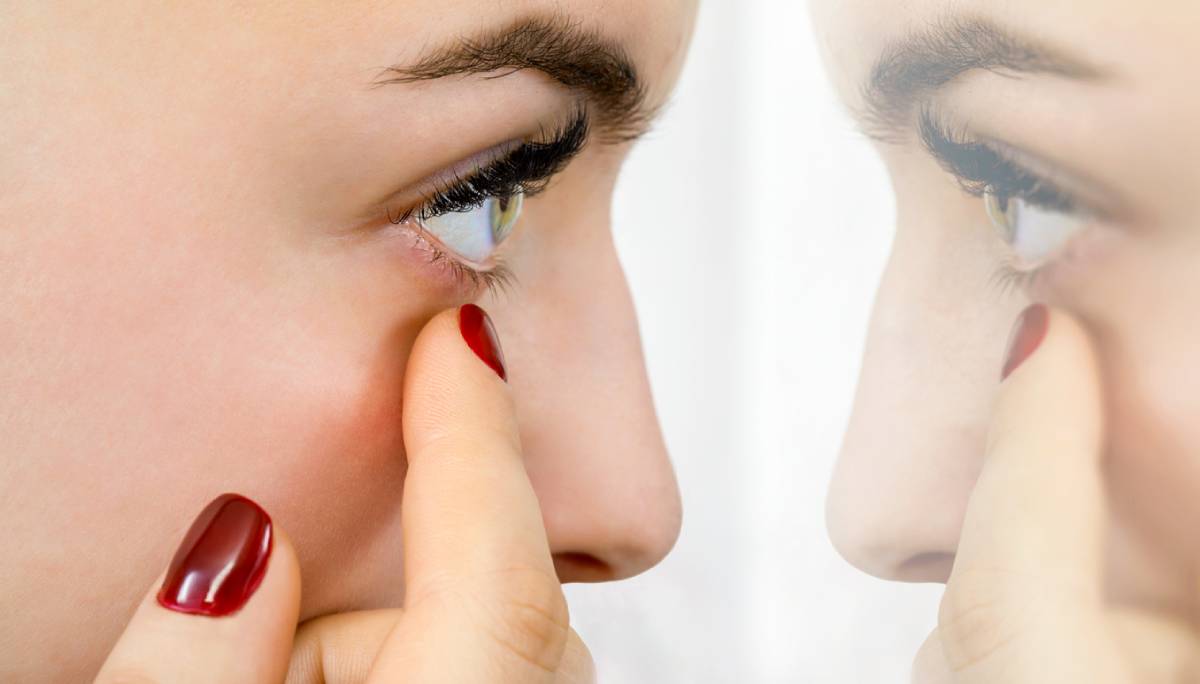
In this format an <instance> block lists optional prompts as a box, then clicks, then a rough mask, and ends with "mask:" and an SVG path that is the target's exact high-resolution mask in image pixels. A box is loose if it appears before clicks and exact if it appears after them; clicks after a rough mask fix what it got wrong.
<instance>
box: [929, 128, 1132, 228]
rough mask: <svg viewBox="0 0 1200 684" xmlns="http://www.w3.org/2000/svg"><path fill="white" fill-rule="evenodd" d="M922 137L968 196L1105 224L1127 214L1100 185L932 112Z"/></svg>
mask: <svg viewBox="0 0 1200 684" xmlns="http://www.w3.org/2000/svg"><path fill="white" fill-rule="evenodd" d="M918 132H919V137H920V140H921V143H922V145H923V146H924V147H925V150H926V151H927V152H928V153H929V154H930V155H931V156H932V157H933V158H934V159H935V160H936V161H937V162H938V164H939V165H940V166H941V167H942V168H943V169H944V170H945V171H946V172H947V173H950V174H951V175H952V176H954V177H955V179H956V180H957V181H958V184H959V185H960V186H961V187H962V189H963V190H964V191H965V192H967V193H968V194H970V195H974V196H976V197H981V196H982V195H983V194H984V193H985V192H986V191H988V190H989V189H990V190H993V191H994V192H996V193H997V194H998V195H1002V196H1008V197H1019V198H1021V199H1024V200H1025V201H1027V202H1030V203H1031V204H1033V205H1035V206H1039V207H1041V208H1043V209H1049V210H1052V211H1059V212H1063V213H1073V214H1085V215H1088V216H1092V217H1095V218H1097V219H1101V220H1110V219H1114V218H1117V217H1118V216H1120V215H1121V214H1123V212H1121V211H1120V210H1119V209H1118V207H1120V206H1121V204H1120V203H1119V202H1116V201H1114V200H1113V199H1112V197H1113V193H1111V192H1109V191H1108V190H1105V189H1102V188H1100V187H1098V186H1097V184H1096V183H1094V182H1092V181H1089V180H1086V179H1081V178H1079V177H1076V176H1074V175H1073V174H1069V173H1066V172H1063V171H1061V170H1059V169H1057V168H1056V167H1055V166H1054V165H1052V164H1051V163H1050V162H1046V161H1043V160H1041V159H1040V158H1039V157H1037V156H1036V155H1032V154H1029V153H1026V152H1024V151H1022V150H1020V149H1018V148H1015V147H1013V146H1011V145H1009V144H1007V143H1004V142H1002V141H996V140H991V139H988V138H982V137H979V136H975V135H972V134H970V133H968V132H967V131H966V130H965V128H956V127H953V126H952V125H951V124H949V123H948V122H947V120H946V119H945V118H944V117H941V116H938V115H937V113H935V112H934V111H933V109H932V108H931V107H928V106H927V107H924V108H922V110H921V113H920V118H919V122H918Z"/></svg>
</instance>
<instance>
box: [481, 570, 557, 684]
mask: <svg viewBox="0 0 1200 684" xmlns="http://www.w3.org/2000/svg"><path fill="white" fill-rule="evenodd" d="M492 580H493V581H492V582H490V583H489V584H490V586H491V587H492V591H494V592H495V593H493V594H492V597H491V598H490V600H489V601H488V606H489V610H488V612H489V618H490V619H489V623H490V624H491V625H492V632H491V636H492V638H493V640H494V641H495V643H496V645H497V646H498V647H499V648H500V649H501V651H502V652H503V653H505V654H507V655H508V656H510V657H512V658H515V659H516V660H517V662H518V663H520V664H522V665H527V666H533V667H534V668H536V669H538V670H542V671H545V672H548V673H553V672H555V671H556V670H557V669H558V666H559V664H560V663H561V662H562V658H563V652H564V651H565V649H566V645H567V641H568V639H569V636H570V632H571V628H570V615H569V612H568V609H567V601H566V598H565V597H564V596H563V593H562V586H561V585H560V584H559V582H558V578H557V577H555V576H554V575H553V573H551V572H549V571H547V570H541V569H537V568H524V567H517V568H508V569H505V570H501V571H498V572H497V576H496V577H493V578H492Z"/></svg>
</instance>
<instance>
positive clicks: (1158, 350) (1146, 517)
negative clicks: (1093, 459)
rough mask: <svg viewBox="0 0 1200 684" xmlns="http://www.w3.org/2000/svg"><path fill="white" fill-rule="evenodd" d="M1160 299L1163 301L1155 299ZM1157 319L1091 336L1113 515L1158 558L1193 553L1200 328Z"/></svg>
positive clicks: (1198, 478)
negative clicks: (1102, 399) (1104, 407)
mask: <svg viewBox="0 0 1200 684" xmlns="http://www.w3.org/2000/svg"><path fill="white" fill-rule="evenodd" d="M1160 301H1165V300H1160ZM1177 320H1179V321H1180V322H1181V323H1183V325H1171V324H1170V323H1169V322H1164V321H1156V322H1155V323H1154V324H1146V325H1138V326H1134V327H1132V328H1130V327H1125V326H1123V327H1122V328H1121V329H1120V331H1116V330H1113V329H1102V330H1101V332H1099V333H1098V334H1097V338H1098V345H1099V347H1100V352H1101V355H1102V361H1103V364H1104V366H1103V367H1104V369H1105V374H1106V377H1105V388H1106V392H1107V393H1108V396H1107V401H1108V406H1109V409H1108V419H1109V431H1108V436H1109V448H1110V457H1109V458H1110V461H1109V462H1110V466H1109V467H1110V469H1111V473H1110V477H1109V482H1110V487H1111V490H1112V495H1113V505H1114V508H1115V509H1116V514H1117V516H1118V517H1119V518H1121V519H1123V520H1125V521H1127V522H1128V523H1129V524H1130V525H1132V527H1133V528H1134V529H1135V530H1136V532H1137V534H1138V535H1139V536H1140V537H1141V538H1142V540H1143V543H1145V544H1149V545H1150V547H1151V548H1152V552H1153V554H1154V555H1155V556H1157V557H1159V558H1160V559H1161V560H1162V561H1163V562H1166V563H1171V564H1178V563H1185V564H1191V563H1194V562H1195V560H1196V559H1197V557H1198V555H1200V553H1198V552H1200V544H1198V543H1197V541H1196V539H1195V530H1196V528H1197V526H1198V525H1200V499H1197V498H1196V495H1195V494H1196V492H1197V491H1200V458H1197V454H1200V423H1197V421H1196V416H1197V415H1200V400H1198V397H1200V395H1197V393H1196V392H1195V388H1196V387H1198V386H1200V363H1197V361H1196V359H1195V355H1194V353H1193V352H1192V350H1194V349H1195V348H1196V347H1195V344H1194V343H1191V342H1185V341H1197V340H1200V330H1195V329H1190V330H1185V329H1181V328H1194V326H1191V325H1189V324H1187V323H1186V321H1187V320H1188V319H1187V317H1186V316H1185V317H1183V318H1182V319H1177Z"/></svg>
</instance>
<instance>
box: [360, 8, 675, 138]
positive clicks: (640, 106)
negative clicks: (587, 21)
mask: <svg viewBox="0 0 1200 684" xmlns="http://www.w3.org/2000/svg"><path fill="white" fill-rule="evenodd" d="M526 69H533V70H536V71H540V72H542V73H544V74H546V75H548V76H549V77H550V78H552V79H554V80H555V81H558V82H559V83H560V84H562V85H563V86H565V87H567V88H569V89H570V90H572V91H575V92H578V93H580V94H582V95H583V96H584V97H585V98H586V99H587V100H588V101H589V102H590V104H591V105H592V107H593V108H594V111H595V119H596V126H595V128H596V130H597V131H598V132H599V133H600V135H601V137H602V138H603V140H604V141H605V142H612V143H621V142H629V141H632V140H634V139H636V138H638V137H639V136H641V135H642V134H643V133H645V132H646V130H647V129H648V128H649V126H650V123H651V122H652V121H653V119H654V115H655V113H656V112H655V109H654V108H652V107H650V106H648V105H647V102H646V89H645V84H644V83H643V81H642V80H641V78H640V76H639V75H638V71H637V68H636V67H635V66H634V64H633V60H632V59H630V57H629V56H628V54H626V52H625V50H624V49H622V48H621V46H619V45H617V44H616V43H614V42H612V41H610V40H607V39H605V38H604V37H603V36H601V35H600V34H598V33H596V32H594V31H589V30H586V29H584V28H582V27H581V26H580V25H579V24H577V23H574V22H571V21H568V20H566V19H563V18H556V19H545V18H534V19H523V20H520V21H517V22H516V23H513V24H511V25H509V26H508V27H506V28H503V29H501V30H497V31H491V32H488V33H484V34H482V35H479V36H476V37H471V38H463V39H460V40H459V41H458V42H456V43H455V44H453V45H448V46H445V47H441V48H438V49H435V50H433V51H431V52H429V53H428V54H426V55H425V56H424V57H422V58H421V59H420V60H419V61H418V62H416V63H415V64H411V65H407V66H403V65H394V66H390V67H387V68H386V69H385V70H384V72H383V74H382V75H381V76H380V77H379V78H378V79H377V80H376V81H375V85H388V84H397V83H401V84H402V83H415V82H419V81H432V80H436V79H440V78H446V77H448V76H454V75H461V74H495V76H493V77H495V78H499V77H502V76H507V75H509V74H511V73H515V72H517V71H523V70H526ZM497 72H499V73H497Z"/></svg>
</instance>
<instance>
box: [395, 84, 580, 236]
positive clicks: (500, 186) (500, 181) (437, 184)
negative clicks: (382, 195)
mask: <svg viewBox="0 0 1200 684" xmlns="http://www.w3.org/2000/svg"><path fill="white" fill-rule="evenodd" d="M590 135H591V122H590V119H589V117H588V113H587V111H586V110H585V109H582V108H577V109H576V110H574V112H573V113H572V115H571V117H570V118H569V119H568V120H567V123H565V124H563V125H561V126H560V127H559V128H558V129H556V130H554V131H553V132H551V133H549V134H547V133H546V132H545V130H543V132H542V134H541V135H539V136H537V137H535V138H532V139H527V140H524V141H519V142H518V141H511V142H510V143H506V144H504V145H501V146H497V147H494V148H492V149H491V150H489V151H487V152H484V153H481V154H479V155H475V156H474V157H472V158H470V159H468V160H466V161H464V162H459V163H457V164H455V165H454V166H453V167H451V168H450V169H447V170H445V171H441V172H439V173H437V174H434V175H433V176H430V177H428V178H426V179H425V180H423V181H420V182H419V183H417V184H416V185H415V186H414V188H421V189H420V190H414V189H408V190H404V191H401V192H399V193H393V194H392V195H389V196H388V198H386V199H385V200H384V201H383V202H380V203H379V204H380V205H381V206H383V207H385V208H387V211H388V212H389V215H390V213H391V209H390V208H388V207H390V206H394V205H395V204H400V203H402V201H401V200H399V199H397V198H400V197H404V196H407V200H406V201H404V202H403V203H404V204H407V205H408V208H407V209H406V210H405V211H404V212H402V213H403V214H404V215H406V216H407V215H411V214H412V213H413V212H414V211H417V210H420V209H422V208H424V207H427V206H428V205H429V204H431V203H436V202H438V201H439V200H444V199H445V198H446V196H447V195H453V194H455V193H468V192H469V193H471V194H473V195H487V196H496V195H501V194H511V193H512V192H514V191H516V190H517V189H519V190H520V191H522V192H524V193H525V194H526V195H530V196H532V195H536V194H538V193H539V192H542V191H543V190H545V189H546V187H547V185H548V184H549V182H550V181H551V180H552V179H553V178H554V177H555V176H557V175H558V174H559V173H561V172H562V170H563V169H564V168H565V167H566V166H567V165H568V164H570V163H571V162H572V161H574V159H575V158H576V157H578V156H579V154H580V153H581V152H582V151H583V149H584V147H586V145H587V143H588V141H589V138H590ZM500 150H503V152H501V151H500ZM481 158H489V161H487V162H486V163H482V164H480V163H479V161H478V160H480V159H481ZM472 160H474V163H472Z"/></svg>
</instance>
